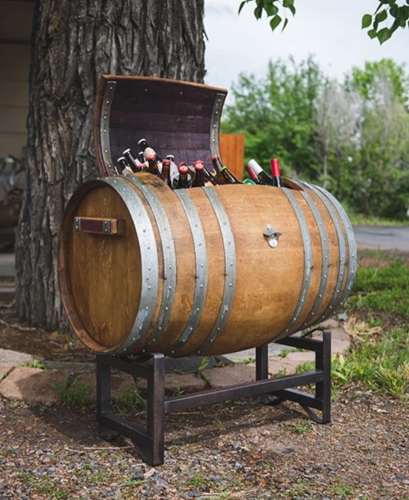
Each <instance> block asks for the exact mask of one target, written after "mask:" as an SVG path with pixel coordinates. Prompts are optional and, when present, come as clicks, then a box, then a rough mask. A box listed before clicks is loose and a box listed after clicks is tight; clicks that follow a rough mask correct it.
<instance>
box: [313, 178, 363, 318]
mask: <svg viewBox="0 0 409 500" xmlns="http://www.w3.org/2000/svg"><path fill="white" fill-rule="evenodd" d="M316 187H317V189H319V190H320V191H321V192H322V193H324V194H325V196H327V197H328V198H329V199H330V200H331V201H332V204H333V205H334V207H335V208H336V209H337V210H338V213H339V216H340V217H341V220H342V222H343V224H344V227H345V233H346V235H347V240H348V255H349V263H348V274H347V279H346V282H345V287H344V290H343V292H342V295H341V298H340V299H339V302H338V304H336V306H335V311H336V310H337V309H339V308H340V307H342V306H343V304H344V302H345V301H346V299H347V298H348V296H349V294H350V293H351V289H352V285H353V283H354V279H355V276H356V269H357V248H356V241H355V234H354V229H353V227H352V224H351V221H350V220H349V217H348V215H347V213H346V212H345V210H344V208H343V207H342V205H341V203H340V202H339V201H338V200H337V199H336V198H335V196H333V195H332V194H331V193H329V192H328V191H326V190H325V189H324V188H321V187H319V186H316ZM335 311H334V312H335Z"/></svg>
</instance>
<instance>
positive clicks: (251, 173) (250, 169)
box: [246, 165, 257, 181]
mask: <svg viewBox="0 0 409 500" xmlns="http://www.w3.org/2000/svg"><path fill="white" fill-rule="evenodd" d="M246 170H247V172H248V174H249V176H250V178H251V180H252V181H256V180H257V175H256V173H255V172H254V170H253V169H252V168H251V167H250V165H246Z"/></svg>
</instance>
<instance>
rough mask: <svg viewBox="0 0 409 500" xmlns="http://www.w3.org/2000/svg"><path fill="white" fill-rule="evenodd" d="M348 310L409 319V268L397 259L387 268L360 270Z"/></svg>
mask: <svg viewBox="0 0 409 500" xmlns="http://www.w3.org/2000/svg"><path fill="white" fill-rule="evenodd" d="M353 292H354V293H353V295H352V297H350V298H349V299H348V302H347V305H346V307H347V310H348V311H349V312H353V311H356V310H360V309H367V310H376V311H382V312H386V313H397V314H400V315H401V316H402V317H403V318H405V319H409V268H408V267H407V266H406V265H405V264H404V262H403V261H402V260H401V259H395V260H394V261H392V262H391V263H390V264H389V265H388V266H387V267H384V268H377V269H374V268H363V269H358V271H357V275H356V278H355V282H354V288H353Z"/></svg>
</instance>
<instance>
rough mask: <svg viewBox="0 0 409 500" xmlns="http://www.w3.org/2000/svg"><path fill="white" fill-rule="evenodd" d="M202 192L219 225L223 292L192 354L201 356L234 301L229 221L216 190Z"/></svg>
mask: <svg viewBox="0 0 409 500" xmlns="http://www.w3.org/2000/svg"><path fill="white" fill-rule="evenodd" d="M202 189H203V191H204V192H205V193H206V195H207V197H208V198H209V201H210V204H211V205H212V207H213V210H214V213H215V214H216V218H217V221H218V223H219V227H220V232H221V236H222V240H223V246H224V265H225V271H224V276H225V280H224V290H223V298H222V303H221V306H220V310H219V315H218V317H217V320H216V322H215V324H214V326H213V328H212V330H211V332H210V334H209V336H208V337H207V338H206V340H205V341H204V342H203V343H202V344H201V346H200V347H199V348H198V349H197V350H196V351H195V352H194V354H202V353H203V351H205V350H206V349H208V348H209V347H210V346H211V344H212V343H213V342H214V341H215V340H216V339H217V338H218V336H219V335H220V334H221V333H222V331H223V328H224V327H225V325H226V323H227V320H228V317H229V314H230V310H231V306H232V303H233V299H234V294H235V291H236V248H235V244H234V235H233V231H232V229H231V226H230V221H229V218H228V216H227V213H226V210H225V208H224V206H223V203H222V201H221V199H220V198H219V195H218V194H217V192H216V189H214V188H211V187H203V188H202Z"/></svg>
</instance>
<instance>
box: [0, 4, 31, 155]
mask: <svg viewBox="0 0 409 500" xmlns="http://www.w3.org/2000/svg"><path fill="white" fill-rule="evenodd" d="M33 10H34V2H33V1H20V0H14V1H13V0H0V157H2V156H5V155H7V154H12V155H14V156H16V157H17V158H19V157H20V156H21V150H22V148H23V146H25V144H26V142H27V127H26V122H27V114H28V73H29V67H30V36H31V25H32V18H33Z"/></svg>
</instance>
